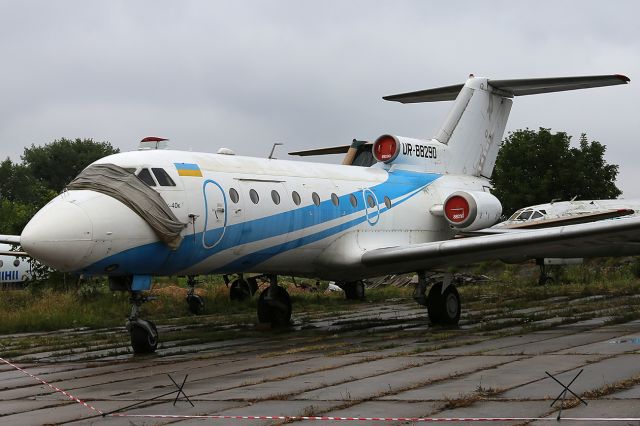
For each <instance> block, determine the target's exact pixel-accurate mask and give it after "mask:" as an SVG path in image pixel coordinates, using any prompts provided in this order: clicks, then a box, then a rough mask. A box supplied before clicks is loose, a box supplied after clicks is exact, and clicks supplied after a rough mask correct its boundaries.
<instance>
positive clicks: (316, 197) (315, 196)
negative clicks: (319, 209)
mask: <svg viewBox="0 0 640 426" xmlns="http://www.w3.org/2000/svg"><path fill="white" fill-rule="evenodd" d="M311 199H313V204H315V205H316V206H319V205H320V196H319V195H318V193H317V192H313V193H312V194H311Z"/></svg>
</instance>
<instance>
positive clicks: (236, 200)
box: [229, 188, 240, 203]
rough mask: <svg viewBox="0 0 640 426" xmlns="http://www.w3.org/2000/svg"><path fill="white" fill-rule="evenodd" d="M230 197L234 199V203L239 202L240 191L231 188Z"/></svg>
mask: <svg viewBox="0 0 640 426" xmlns="http://www.w3.org/2000/svg"><path fill="white" fill-rule="evenodd" d="M229 197H230V198H231V201H233V202H234V203H238V201H239V200H240V195H239V194H238V191H236V190H235V189H234V188H231V189H230V190H229Z"/></svg>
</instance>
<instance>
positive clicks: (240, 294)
mask: <svg viewBox="0 0 640 426" xmlns="http://www.w3.org/2000/svg"><path fill="white" fill-rule="evenodd" d="M253 281H254V282H255V280H253ZM255 287H256V289H257V288H258V284H257V283H255ZM253 293H255V290H253V291H252V286H251V284H249V283H248V282H247V281H245V280H243V279H242V278H238V279H237V280H234V281H233V282H232V283H231V286H230V287H229V298H230V299H231V300H237V301H238V302H241V301H243V300H245V299H248V298H249V297H251V295H253Z"/></svg>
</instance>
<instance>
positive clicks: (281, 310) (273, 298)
mask: <svg viewBox="0 0 640 426" xmlns="http://www.w3.org/2000/svg"><path fill="white" fill-rule="evenodd" d="M269 290H271V294H269ZM258 322H260V323H271V326H273V327H284V326H287V325H289V324H290V323H291V298H290V297H289V293H287V290H285V289H284V288H282V287H280V286H275V287H267V288H265V289H264V290H262V293H260V297H259V298H258Z"/></svg>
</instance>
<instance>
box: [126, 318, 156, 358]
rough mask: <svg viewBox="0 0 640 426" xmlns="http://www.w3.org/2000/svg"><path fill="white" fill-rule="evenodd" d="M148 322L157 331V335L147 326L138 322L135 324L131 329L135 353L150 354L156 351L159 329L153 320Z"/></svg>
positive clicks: (132, 345)
mask: <svg viewBox="0 0 640 426" xmlns="http://www.w3.org/2000/svg"><path fill="white" fill-rule="evenodd" d="M147 322H148V323H149V325H150V326H151V328H152V329H153V331H154V332H155V337H154V336H153V335H151V334H150V333H149V332H148V331H147V329H146V328H144V327H142V326H140V325H138V324H133V325H132V326H131V330H130V331H129V333H130V334H131V347H132V348H133V353H135V354H150V353H153V352H155V351H156V348H157V347H158V329H157V328H156V325H155V324H154V323H153V322H151V321H147Z"/></svg>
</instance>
